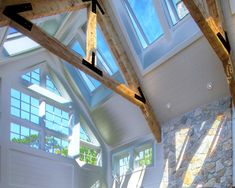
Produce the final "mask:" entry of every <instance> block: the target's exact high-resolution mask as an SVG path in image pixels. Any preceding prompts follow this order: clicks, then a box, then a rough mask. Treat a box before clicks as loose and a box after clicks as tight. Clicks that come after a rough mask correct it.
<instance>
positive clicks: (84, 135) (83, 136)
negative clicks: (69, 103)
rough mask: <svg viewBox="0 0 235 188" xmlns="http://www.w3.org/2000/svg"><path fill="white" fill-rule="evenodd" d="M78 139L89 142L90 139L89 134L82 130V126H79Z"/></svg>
mask: <svg viewBox="0 0 235 188" xmlns="http://www.w3.org/2000/svg"><path fill="white" fill-rule="evenodd" d="M80 139H81V140H82V141H85V142H90V143H91V139H90V137H89V135H88V134H87V132H86V131H85V130H84V128H83V127H82V126H81V127H80Z"/></svg>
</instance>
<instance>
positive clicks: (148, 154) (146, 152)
mask: <svg viewBox="0 0 235 188" xmlns="http://www.w3.org/2000/svg"><path fill="white" fill-rule="evenodd" d="M152 158H153V156H152V147H151V146H147V147H145V148H143V147H141V148H138V149H135V152H134V169H138V168H140V167H146V166H149V165H151V164H152Z"/></svg>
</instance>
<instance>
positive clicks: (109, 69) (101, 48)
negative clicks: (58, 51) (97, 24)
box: [71, 29, 118, 92]
mask: <svg viewBox="0 0 235 188" xmlns="http://www.w3.org/2000/svg"><path fill="white" fill-rule="evenodd" d="M96 32H97V53H96V55H97V66H98V67H99V68H101V69H102V70H104V71H105V72H106V73H107V74H109V75H111V76H112V75H113V74H115V73H116V72H117V71H118V67H117V65H116V63H115V60H114V58H113V56H112V54H111V52H110V50H109V47H108V45H107V43H106V42H105V39H104V37H103V35H102V33H101V31H100V30H99V29H97V30H96ZM71 48H72V50H74V51H75V52H77V53H78V54H79V55H81V56H82V57H83V58H85V56H86V54H85V52H84V50H83V48H82V47H81V45H80V43H79V41H78V40H76V41H74V42H73V43H72V45H71ZM78 71H79V73H80V75H81V77H82V78H83V80H84V82H85V83H86V86H87V87H88V89H89V91H90V92H93V91H94V90H95V89H96V88H98V87H99V86H100V85H101V83H100V82H99V81H97V80H96V79H94V78H92V77H91V76H89V75H87V74H85V73H84V72H82V71H80V70H78Z"/></svg>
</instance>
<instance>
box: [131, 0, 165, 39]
mask: <svg viewBox="0 0 235 188" xmlns="http://www.w3.org/2000/svg"><path fill="white" fill-rule="evenodd" d="M127 1H128V2H129V5H130V7H131V9H132V11H133V13H134V15H135V17H136V18H137V20H138V22H139V24H140V26H141V28H142V30H143V32H144V34H145V36H146V38H147V40H148V43H150V44H151V43H152V42H153V41H155V40H156V39H157V38H159V37H160V36H161V35H162V34H163V30H162V27H161V25H160V22H159V19H158V16H157V14H156V12H155V8H154V5H153V2H152V0H127ZM132 22H133V19H132Z"/></svg>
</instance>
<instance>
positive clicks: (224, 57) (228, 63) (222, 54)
mask: <svg viewBox="0 0 235 188" xmlns="http://www.w3.org/2000/svg"><path fill="white" fill-rule="evenodd" d="M183 2H184V4H185V5H186V7H187V8H188V10H189V12H190V14H191V16H192V17H193V19H194V20H195V22H196V23H197V25H198V26H199V28H200V29H201V31H202V33H203V34H204V36H205V37H206V39H207V40H208V42H209V43H210V45H211V47H212V48H213V49H214V51H215V53H216V55H217V56H218V57H219V59H220V60H221V62H222V64H223V68H224V72H225V75H226V78H227V83H228V86H229V90H230V94H231V96H232V100H233V103H235V81H234V69H233V63H232V60H231V58H230V55H229V53H228V51H227V50H226V48H225V47H224V45H223V44H222V43H221V41H220V40H219V38H218V37H217V35H216V34H217V32H218V31H217V30H214V29H213V28H212V27H211V26H210V25H211V24H210V22H209V21H211V22H214V21H213V18H209V21H208V20H206V18H205V17H204V16H203V14H202V12H201V10H200V9H199V8H198V6H197V5H196V4H195V2H194V1H193V0H183ZM214 24H215V22H214ZM215 27H216V24H215ZM217 28H218V27H217Z"/></svg>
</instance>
